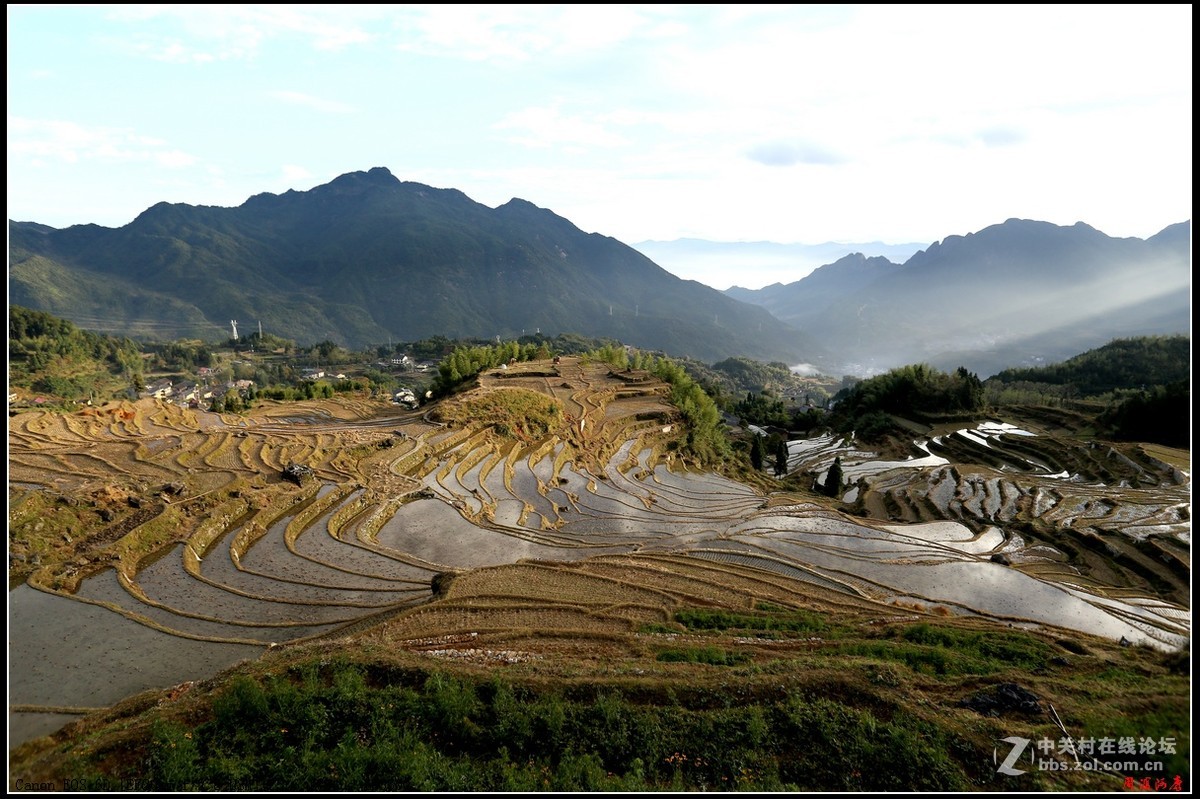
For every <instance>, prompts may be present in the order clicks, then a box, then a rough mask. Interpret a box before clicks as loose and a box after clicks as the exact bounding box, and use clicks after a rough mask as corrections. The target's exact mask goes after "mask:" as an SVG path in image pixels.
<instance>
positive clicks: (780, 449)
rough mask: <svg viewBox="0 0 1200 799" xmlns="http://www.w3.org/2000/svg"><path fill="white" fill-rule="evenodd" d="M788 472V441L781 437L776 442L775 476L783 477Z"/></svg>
mask: <svg viewBox="0 0 1200 799" xmlns="http://www.w3.org/2000/svg"><path fill="white" fill-rule="evenodd" d="M787 470H788V448H787V440H786V439H784V438H783V437H780V438H779V439H778V440H776V442H775V476H776V477H783V476H784V475H785V474H787Z"/></svg>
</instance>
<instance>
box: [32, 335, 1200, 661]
mask: <svg viewBox="0 0 1200 799" xmlns="http://www.w3.org/2000/svg"><path fill="white" fill-rule="evenodd" d="M666 391H667V387H666V386H665V385H664V384H662V383H660V382H659V381H657V380H655V379H653V378H652V377H650V376H648V375H645V374H642V373H636V372H627V373H613V372H611V371H610V368H609V367H608V366H605V365H601V364H588V363H584V362H581V361H579V360H576V359H571V358H566V359H563V361H562V363H560V364H556V365H551V364H549V363H537V364H520V365H516V366H513V367H512V368H508V369H504V370H497V371H495V372H492V373H489V374H486V375H484V376H482V377H481V379H480V385H479V387H478V388H476V389H473V390H472V391H471V392H468V393H466V394H463V395H459V396H457V397H454V398H451V399H449V400H446V401H444V403H443V404H442V405H441V406H440V407H435V409H434V410H433V411H432V412H426V411H407V410H399V409H397V408H396V407H395V406H390V405H388V406H385V405H381V404H379V403H374V402H369V401H366V400H361V401H355V400H339V401H336V402H334V401H329V402H323V403H320V402H314V403H301V404H292V405H276V406H270V407H265V408H260V409H258V410H256V411H255V412H253V413H252V414H250V415H248V416H246V417H236V416H231V415H226V416H220V415H216V414H210V413H206V412H199V411H191V410H186V409H181V408H178V407H175V406H169V405H164V404H161V403H156V402H154V401H140V402H138V403H122V404H113V405H108V406H105V407H102V408H96V409H87V410H85V411H83V412H80V413H77V414H69V415H61V414H48V413H26V414H21V415H19V416H16V417H14V418H12V419H11V420H10V428H9V447H10V450H9V469H10V471H9V480H10V487H9V497H10V514H9V524H10V552H11V558H12V561H13V566H14V568H19V569H20V570H23V571H22V574H25V573H28V574H29V575H30V577H29V584H30V585H31V586H33V587H34V588H38V589H40V590H43V591H48V592H55V593H57V594H59V595H61V596H64V597H68V598H70V599H71V600H74V601H76V602H82V603H88V604H90V605H92V606H95V607H100V608H107V609H109V610H111V611H114V612H116V613H118V614H121V615H122V616H124V617H126V618H128V619H132V620H135V621H137V622H139V623H141V624H143V625H147V626H149V627H151V628H154V629H157V630H159V631H162V632H166V633H169V634H171V635H174V636H179V637H181V638H185V639H189V640H196V641H210V642H216V643H222V644H248V645H254V646H260V647H265V646H272V645H280V644H287V643H291V642H297V641H303V640H311V639H313V638H321V637H336V638H348V637H351V638H361V639H365V640H370V641H372V642H376V643H382V644H387V645H389V646H396V647H404V648H407V649H411V650H414V651H420V652H425V653H427V654H428V655H429V656H430V657H435V658H450V659H464V658H465V659H471V660H478V661H484V662H486V661H490V660H499V661H510V662H511V661H513V660H524V659H530V658H538V657H544V656H546V653H547V652H550V651H553V650H556V649H557V650H562V651H567V650H570V651H575V652H579V653H582V654H587V653H588V652H593V653H600V652H611V651H614V650H615V651H618V652H619V650H620V649H621V648H622V647H628V646H632V645H634V644H633V643H632V642H633V641H635V640H636V638H637V636H638V635H639V634H640V632H639V631H644V630H645V629H646V625H653V624H656V623H660V622H669V621H670V620H671V619H672V614H673V613H674V612H675V611H676V610H677V609H678V608H679V607H681V606H683V605H701V606H711V607H726V608H744V609H749V608H753V607H757V606H758V605H759V604H760V603H764V602H766V603H771V604H772V605H774V606H779V607H783V608H794V609H806V610H815V611H821V612H828V613H838V614H841V617H842V618H848V619H858V620H860V621H861V622H862V623H864V624H870V623H877V622H879V621H880V620H886V619H889V618H896V616H897V614H904V615H908V616H912V615H918V616H919V615H921V614H937V615H941V616H963V617H973V618H977V619H992V620H996V621H998V622H1000V623H1003V624H1014V625H1022V626H1039V627H1049V628H1061V629H1063V630H1070V631H1077V632H1082V633H1088V634H1093V635H1099V636H1104V637H1107V638H1110V639H1120V638H1125V639H1127V640H1128V641H1131V642H1146V643H1149V644H1152V645H1154V646H1158V647H1162V648H1170V647H1176V646H1179V645H1181V644H1182V643H1184V642H1185V641H1186V640H1187V636H1188V630H1189V629H1190V594H1189V591H1188V585H1189V581H1190V558H1189V554H1188V553H1189V543H1190V517H1189V513H1188V508H1189V505H1190V478H1189V475H1187V474H1186V473H1184V472H1182V471H1180V470H1179V469H1177V468H1173V467H1171V466H1168V465H1167V464H1166V463H1164V462H1162V461H1160V460H1158V459H1156V458H1154V457H1152V456H1151V455H1149V454H1148V453H1146V452H1144V451H1142V450H1140V449H1139V448H1136V447H1123V448H1119V449H1118V448H1116V447H1114V446H1111V445H1108V444H1093V443H1089V442H1080V441H1074V440H1069V439H1065V438H1061V437H1055V436H1052V435H1046V434H1043V433H1041V432H1039V431H1037V430H1035V429H1027V428H1015V427H1012V426H1006V425H1003V424H1000V423H995V422H988V421H986V420H980V422H979V423H978V424H973V425H963V426H962V427H960V428H958V429H955V430H948V431H946V432H944V433H942V434H939V435H935V436H931V437H929V438H926V439H921V440H919V441H916V442H914V454H913V456H912V457H911V458H909V459H908V460H898V461H897V460H893V461H885V460H882V459H880V458H878V457H876V456H875V455H874V454H873V453H871V452H870V451H868V450H866V449H864V448H863V447H861V446H859V445H857V444H856V443H855V442H854V441H852V440H843V439H841V438H837V437H826V438H819V439H812V440H808V441H793V442H791V445H790V452H791V461H790V466H791V468H792V470H793V471H796V470H800V471H806V472H811V473H813V474H814V475H817V476H818V478H820V476H821V475H823V473H824V471H825V470H827V469H828V467H829V465H830V464H831V463H832V461H833V459H834V457H840V458H841V462H842V465H843V469H844V474H845V476H846V479H847V482H848V489H847V491H846V493H845V494H844V495H843V496H842V497H841V498H840V499H841V502H836V501H833V500H828V499H824V498H821V497H818V496H817V495H816V494H815V493H807V492H791V493H787V492H764V491H763V490H761V489H760V488H757V487H751V486H750V485H747V484H743V483H739V482H735V481H734V480H731V479H727V478H725V477H722V476H719V475H716V474H713V473H710V472H705V471H701V470H697V469H695V468H694V467H691V466H689V464H687V463H685V461H684V460H683V459H682V458H681V457H680V456H679V449H678V441H679V438H680V434H681V428H680V419H679V417H678V414H677V413H676V412H675V411H674V410H673V409H672V408H671V407H670V406H669V405H668V404H667V403H666V401H665V396H666ZM531 393H532V394H538V395H541V396H542V397H549V398H551V399H552V400H553V402H552V403H549V404H545V403H543V404H542V406H540V407H541V408H542V410H541V411H540V412H541V413H543V414H544V415H546V418H548V419H550V420H551V424H552V429H550V430H549V431H548V432H547V433H546V434H544V435H537V434H534V432H532V431H531V430H530V429H526V428H524V427H522V426H521V425H520V424H515V425H514V424H510V423H508V422H504V423H503V430H501V429H500V427H501V423H499V422H496V421H494V420H490V419H481V418H479V417H478V416H477V415H476V414H477V413H480V412H481V411H479V409H480V408H482V407H484V405H481V404H479V403H480V402H481V401H482V400H481V398H483V397H489V399H488V401H487V402H486V403H485V405H486V407H487V408H489V409H493V410H494V409H495V408H508V409H512V408H520V407H524V405H523V403H525V401H526V399H527V398H528V396H529V394H531ZM489 412H491V411H489ZM292 464H300V465H304V466H307V467H308V468H309V469H311V470H312V477H311V478H310V479H307V480H301V481H300V482H299V484H296V483H293V482H289V481H287V480H285V479H284V478H283V477H282V476H281V474H282V472H283V470H284V469H285V468H286V467H288V466H289V465H292ZM765 483H766V479H765V478H764V479H763V480H761V481H759V482H758V483H756V485H761V484H765ZM47 531H53V533H54V536H55V540H53V541H51V544H52V546H51V547H50V548H49V549H47V548H46V545H45V543H44V542H45V540H46V535H45V534H46V532H47ZM58 537H61V539H62V540H58ZM64 553H65V554H64ZM535 641H536V642H538V643H536V644H535ZM764 645H766V644H764ZM780 645H782V644H780Z"/></svg>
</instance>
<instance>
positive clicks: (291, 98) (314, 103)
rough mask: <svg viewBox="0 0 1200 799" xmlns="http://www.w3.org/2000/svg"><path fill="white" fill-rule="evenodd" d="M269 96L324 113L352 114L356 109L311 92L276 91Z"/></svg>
mask: <svg viewBox="0 0 1200 799" xmlns="http://www.w3.org/2000/svg"><path fill="white" fill-rule="evenodd" d="M271 96H272V97H274V98H275V99H276V100H282V101H283V102H285V103H291V104H293V105H302V106H305V107H307V108H311V109H313V110H314V111H321V112H323V113H326V114H352V113H354V112H355V110H356V109H355V108H354V107H353V106H351V105H347V104H346V103H343V102H340V101H338V100H327V99H325V98H323V97H314V96H313V95H311V94H304V93H303V92H292V91H277V92H271Z"/></svg>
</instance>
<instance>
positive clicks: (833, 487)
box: [824, 457, 842, 497]
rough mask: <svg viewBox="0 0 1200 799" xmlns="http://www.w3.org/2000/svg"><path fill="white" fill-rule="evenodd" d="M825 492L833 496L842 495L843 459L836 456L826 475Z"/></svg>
mask: <svg viewBox="0 0 1200 799" xmlns="http://www.w3.org/2000/svg"><path fill="white" fill-rule="evenodd" d="M824 489H825V493H826V494H827V495H828V496H831V497H840V496H841V495H842V459H841V457H836V458H834V459H833V465H832V466H830V467H829V473H828V474H826V475H825V485H824Z"/></svg>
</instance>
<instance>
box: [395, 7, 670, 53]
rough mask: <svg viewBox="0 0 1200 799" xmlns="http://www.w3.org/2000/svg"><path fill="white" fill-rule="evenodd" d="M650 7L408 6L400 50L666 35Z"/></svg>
mask: <svg viewBox="0 0 1200 799" xmlns="http://www.w3.org/2000/svg"><path fill="white" fill-rule="evenodd" d="M652 13H654V9H647V8H635V7H632V6H627V5H557V6H556V5H533V6H521V5H488V6H482V5H437V6H408V7H405V8H404V10H403V12H402V15H403V23H402V26H403V32H404V36H403V38H402V39H401V40H400V41H399V42H398V43H397V45H396V46H397V47H398V49H400V50H405V51H410V52H417V53H423V54H427V55H440V56H450V57H455V58H464V59H467V60H471V61H488V60H503V59H510V60H514V61H525V60H528V59H531V58H534V57H536V56H539V55H555V56H577V55H580V54H587V53H590V52H595V51H599V50H603V49H606V48H611V47H614V46H616V45H618V44H620V43H621V42H623V41H625V40H628V39H631V38H634V37H635V36H639V35H648V36H652V37H660V36H663V35H669V34H670V33H671V32H672V30H673V29H672V28H671V27H669V26H668V27H664V26H661V25H659V24H658V23H657V22H655V21H654V20H652V19H651V17H650V14H652Z"/></svg>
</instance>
